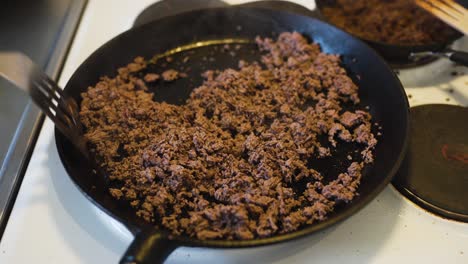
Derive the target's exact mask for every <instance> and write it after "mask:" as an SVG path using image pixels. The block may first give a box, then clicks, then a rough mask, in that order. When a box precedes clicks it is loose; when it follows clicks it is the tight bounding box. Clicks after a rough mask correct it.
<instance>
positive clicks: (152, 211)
mask: <svg viewBox="0 0 468 264" xmlns="http://www.w3.org/2000/svg"><path fill="white" fill-rule="evenodd" d="M256 41H257V44H258V47H259V48H260V49H261V50H262V51H263V52H264V55H263V57H262V59H261V62H251V63H248V62H246V61H242V62H240V63H239V69H226V70H223V71H208V72H206V73H205V74H204V76H205V78H206V79H205V82H204V83H203V84H202V85H201V86H199V87H197V88H196V89H194V90H193V92H192V93H191V95H190V98H189V99H188V100H187V101H186V103H185V104H184V105H181V106H176V105H171V104H167V103H165V102H155V101H154V100H153V94H152V93H151V92H149V91H148V88H147V87H146V85H145V83H148V82H154V81H156V80H157V79H159V77H160V75H159V74H148V75H146V76H144V78H143V80H142V79H139V78H137V77H134V75H132V73H134V72H136V71H139V70H141V69H144V68H145V67H146V62H145V61H144V60H143V59H142V58H136V59H135V61H134V62H132V63H131V64H129V65H128V66H127V67H124V68H121V69H119V74H118V75H117V76H116V77H114V78H109V77H103V78H102V79H101V81H100V82H99V83H97V84H96V85H95V86H94V87H89V89H88V90H87V92H85V93H83V94H82V97H83V101H82V103H81V113H80V115H81V120H82V122H83V124H84V125H85V127H86V131H87V132H86V134H85V136H86V138H87V139H88V141H89V146H90V148H91V150H92V151H94V152H95V153H96V154H97V158H98V160H99V162H100V164H101V165H102V166H103V168H104V169H105V170H106V172H107V173H108V175H109V178H110V180H111V182H112V188H110V189H109V192H110V194H111V195H112V196H113V197H114V198H115V199H118V200H124V201H127V202H128V203H129V204H130V205H131V206H133V207H134V208H135V210H136V214H137V215H138V216H139V217H141V218H143V219H145V220H146V221H148V222H152V223H154V224H155V225H156V226H158V227H160V228H164V229H167V230H169V231H170V232H172V234H174V235H188V236H191V237H196V238H198V239H230V240H242V239H253V238H258V237H269V236H273V235H275V234H282V233H286V232H291V231H294V230H297V229H298V228H300V227H302V226H304V225H307V224H312V223H314V222H317V221H322V220H324V219H326V218H327V215H328V214H329V213H330V212H332V211H333V209H334V207H335V205H336V204H337V203H348V202H350V201H351V200H352V199H353V198H354V197H355V196H356V195H357V189H358V186H359V183H360V180H361V177H362V175H361V171H362V169H363V167H364V165H365V164H366V163H371V162H372V161H373V154H372V150H373V149H374V147H375V145H376V144H377V140H376V138H375V137H374V134H373V133H372V130H371V124H372V123H371V116H370V114H369V113H368V112H367V111H365V110H349V109H348V108H349V107H348V108H346V109H344V106H343V105H345V104H348V105H349V104H350V105H354V106H357V105H358V103H359V97H358V87H357V86H356V85H355V84H354V83H353V81H352V80H351V79H350V78H349V77H348V76H347V75H346V71H345V70H344V69H343V68H342V67H341V66H340V58H339V56H338V55H332V54H325V53H322V52H321V51H320V47H319V46H318V45H317V44H314V43H308V42H307V40H306V39H305V38H304V37H303V36H302V35H300V34H299V33H296V32H294V33H287V32H286V33H282V34H280V36H279V37H278V39H277V40H276V41H275V40H272V39H269V38H260V37H258V38H257V39H256ZM165 75H166V76H165ZM168 75H171V76H168ZM161 76H162V78H163V79H172V77H173V73H162V74H161ZM354 108H356V109H358V107H354ZM354 108H353V109H354ZM320 137H324V138H325V140H327V139H328V142H325V143H324V142H322V143H320V140H319V138H320ZM342 142H343V143H342ZM345 142H354V144H356V146H359V147H357V150H359V152H361V154H362V157H361V159H360V160H358V159H356V158H355V159H353V162H352V163H351V162H350V164H351V165H350V166H349V167H348V168H347V169H346V170H345V171H343V172H342V173H340V174H339V175H335V177H334V180H332V181H330V182H326V181H324V180H323V178H324V177H323V175H322V174H321V173H320V172H319V171H318V170H316V169H317V168H314V166H313V164H312V165H311V164H309V163H308V161H310V160H318V159H323V158H333V153H334V151H333V149H335V148H340V144H344V143H345ZM299 183H303V186H302V187H301V188H296V187H295V186H296V185H297V184H299Z"/></svg>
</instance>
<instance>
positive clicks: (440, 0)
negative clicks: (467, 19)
mask: <svg viewBox="0 0 468 264" xmlns="http://www.w3.org/2000/svg"><path fill="white" fill-rule="evenodd" d="M429 2H430V3H431V4H432V5H433V6H434V7H435V8H437V9H440V10H441V11H442V12H445V13H447V14H449V15H450V16H452V17H454V18H456V19H458V20H460V19H461V18H462V17H463V12H459V11H458V10H457V9H455V8H453V7H452V6H451V4H448V3H447V2H446V1H445V0H430V1H429Z"/></svg>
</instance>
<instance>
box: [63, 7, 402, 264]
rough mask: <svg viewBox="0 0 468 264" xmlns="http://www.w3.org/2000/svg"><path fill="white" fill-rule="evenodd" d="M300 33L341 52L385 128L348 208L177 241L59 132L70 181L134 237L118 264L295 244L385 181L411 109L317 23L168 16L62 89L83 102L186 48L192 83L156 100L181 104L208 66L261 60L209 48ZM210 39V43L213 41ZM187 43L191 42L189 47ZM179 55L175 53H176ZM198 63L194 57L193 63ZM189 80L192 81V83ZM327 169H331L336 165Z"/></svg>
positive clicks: (287, 16)
mask: <svg viewBox="0 0 468 264" xmlns="http://www.w3.org/2000/svg"><path fill="white" fill-rule="evenodd" d="M294 30H295V31H298V32H300V33H302V34H304V35H305V36H307V37H309V38H310V39H311V40H313V41H315V42H317V43H319V44H320V45H321V47H322V50H323V51H324V52H327V53H335V54H341V56H342V61H343V65H344V67H345V68H346V69H347V71H348V72H349V74H350V75H351V76H352V77H353V78H354V80H355V81H356V82H357V84H358V85H359V87H360V92H359V94H360V97H361V99H362V104H363V106H370V109H371V110H370V111H371V114H372V115H373V117H374V120H375V121H376V122H379V123H380V124H381V125H382V127H383V133H384V135H383V137H382V138H381V139H380V142H379V144H378V146H377V148H376V150H375V157H376V158H375V163H374V164H372V165H371V166H369V167H368V168H367V169H366V170H365V172H364V176H363V180H362V183H361V186H360V187H359V193H360V195H359V196H358V197H356V198H355V200H353V201H352V202H351V203H349V204H346V205H344V206H341V207H337V208H336V210H335V211H334V212H333V213H332V214H330V216H329V218H328V219H327V220H325V221H323V222H319V223H316V224H313V225H310V226H306V227H304V228H302V229H300V230H298V231H295V232H292V233H288V234H282V235H276V236H273V237H270V238H263V239H253V240H245V241H222V240H204V241H202V240H197V239H194V238H189V237H184V236H180V237H177V236H176V237H174V236H169V234H167V233H165V232H164V231H161V230H158V229H156V228H154V227H153V226H151V225H149V224H147V223H146V222H144V221H143V220H141V219H140V218H138V217H137V216H136V215H135V213H134V211H132V210H131V209H130V208H129V207H128V206H126V205H125V204H120V203H118V202H117V201H116V200H115V199H113V198H112V197H111V196H110V194H109V192H108V189H107V187H108V186H107V181H106V179H105V178H104V177H100V176H99V175H96V174H95V173H93V167H92V166H91V165H90V163H88V162H87V161H86V159H84V158H83V157H82V156H81V155H80V154H79V152H78V151H76V150H75V149H74V147H73V146H72V145H71V143H70V142H69V141H68V140H67V139H66V138H65V137H64V136H63V135H62V134H61V133H60V132H59V131H58V130H56V133H55V135H56V144H57V149H58V153H59V156H60V159H61V160H62V163H63V164H64V167H65V169H66V171H67V173H68V174H69V176H70V178H71V179H72V181H73V182H74V183H75V184H76V185H77V187H78V188H79V189H80V190H81V191H82V193H83V194H84V195H85V196H86V197H87V198H88V199H89V200H90V201H91V202H93V203H94V204H95V205H97V206H98V207H99V208H101V209H102V210H103V211H105V212H106V213H108V214H109V215H110V216H112V217H113V218H114V219H116V220H117V221H119V222H121V223H122V224H123V225H125V226H126V227H127V228H128V229H129V230H130V231H131V232H132V233H133V234H134V235H135V240H134V242H133V243H132V244H131V245H130V247H129V249H128V250H127V252H126V254H125V256H124V257H123V258H122V260H121V263H159V262H163V261H164V259H165V258H166V257H167V256H168V255H169V254H170V253H171V252H172V251H173V250H174V249H175V248H176V247H179V246H195V247H251V246H260V245H267V244H272V243H278V242H283V241H287V240H291V239H296V238H299V237H302V236H304V235H309V234H312V233H314V232H316V231H318V230H321V229H324V228H326V227H329V226H331V225H333V224H335V223H338V222H340V221H342V220H344V219H346V218H348V217H349V216H351V215H352V214H354V213H356V212H357V211H358V210H360V209H361V208H363V207H364V206H365V205H366V204H368V203H369V202H370V201H371V200H372V199H374V198H375V197H376V196H377V194H379V193H380V192H381V191H382V190H383V188H384V187H385V186H386V185H387V184H388V183H389V182H390V180H391V178H392V177H393V176H394V174H395V173H396V171H397V169H398V168H399V165H400V163H401V161H402V158H403V156H404V152H405V150H406V146H407V140H408V131H409V125H408V124H409V105H408V101H407V98H406V95H405V92H404V90H403V87H402V86H401V84H400V82H399V80H398V78H397V77H396V76H395V74H394V73H393V71H392V70H391V69H390V68H389V66H388V65H387V64H386V63H385V62H384V61H383V60H382V59H381V58H380V56H378V55H377V54H376V53H375V52H374V51H373V50H372V49H371V48H369V47H368V46H367V45H366V44H364V43H363V42H361V41H360V40H358V39H356V38H354V37H352V36H350V35H349V34H347V33H345V32H343V31H341V30H339V29H337V28H335V27H333V26H330V25H328V24H326V23H323V22H320V21H318V20H315V19H312V18H309V17H304V16H300V15H294V14H291V13H286V12H281V11H273V10H266V9H252V8H240V7H231V8H220V9H207V10H200V11H194V12H190V13H183V14H180V15H176V16H172V17H167V18H164V19H160V20H157V21H154V22H152V23H149V24H145V25H143V26H140V27H137V28H134V29H131V30H129V31H127V32H125V33H123V34H121V35H119V36H117V37H115V38H114V39H112V40H111V41H109V42H107V43H106V44H105V45H103V46H102V47H101V48H99V49H98V50H97V51H95V52H94V53H93V54H92V55H91V56H90V57H89V58H88V59H87V60H86V61H85V62H84V63H83V64H82V65H81V66H80V67H79V68H78V69H77V70H76V72H75V73H74V74H73V76H72V77H71V79H70V80H69V82H68V83H67V85H66V87H65V89H64V91H65V93H66V94H67V95H69V96H71V97H73V98H74V99H75V100H77V101H78V102H81V96H80V93H82V92H84V91H85V90H86V89H87V88H88V87H89V86H90V85H94V84H95V83H96V82H97V81H98V80H99V78H100V77H101V76H104V75H107V76H114V75H115V74H116V70H117V69H118V68H119V67H121V66H123V65H126V64H127V63H129V62H130V61H132V60H133V58H134V57H136V56H144V57H145V58H152V57H153V56H154V55H157V54H163V53H165V52H166V51H168V50H173V51H175V50H174V49H175V48H177V47H181V46H185V47H188V46H187V45H188V44H193V43H199V44H200V45H201V47H198V48H197V46H196V45H192V46H191V50H190V51H187V52H193V54H192V58H191V59H190V60H189V62H187V63H188V64H189V65H187V66H189V67H191V68H192V72H191V73H190V77H193V80H192V81H193V83H190V81H186V82H185V83H184V82H182V83H180V82H178V81H176V82H174V84H173V85H174V86H170V87H162V88H158V90H157V92H156V94H155V99H156V100H159V101H167V102H170V103H180V102H181V101H184V100H185V99H186V98H187V96H188V94H189V93H190V91H191V89H192V88H194V87H196V86H197V85H199V84H200V82H201V78H199V77H197V76H198V73H200V72H202V71H204V70H205V69H210V68H211V69H213V68H214V69H223V68H226V67H234V66H235V65H237V61H238V60H239V59H240V58H245V59H247V60H252V59H256V58H258V57H259V55H260V54H259V52H258V51H257V49H256V47H255V45H253V44H242V48H241V49H240V50H239V52H238V53H239V54H238V55H237V56H236V57H234V58H233V57H230V56H225V55H219V56H217V57H215V61H214V62H213V61H204V60H202V59H201V58H203V57H204V56H209V55H211V47H210V45H209V44H210V43H213V42H212V41H213V40H216V41H218V42H226V41H227V42H229V41H234V42H236V41H239V40H245V39H247V40H253V39H254V38H255V36H257V35H260V36H272V35H276V34H278V33H281V32H284V31H294ZM210 41H211V42H210ZM189 46H190V45H189ZM173 56H174V57H176V56H178V53H176V54H174V55H173ZM196 58H199V59H196ZM189 79H190V78H189ZM330 162H331V163H330V164H325V165H324V167H323V168H322V169H324V170H332V169H333V167H334V166H339V164H333V161H330Z"/></svg>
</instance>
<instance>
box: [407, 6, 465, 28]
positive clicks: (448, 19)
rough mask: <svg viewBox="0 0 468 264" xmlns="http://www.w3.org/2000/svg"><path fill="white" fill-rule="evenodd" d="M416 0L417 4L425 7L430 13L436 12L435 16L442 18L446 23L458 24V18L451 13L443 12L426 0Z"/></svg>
mask: <svg viewBox="0 0 468 264" xmlns="http://www.w3.org/2000/svg"><path fill="white" fill-rule="evenodd" d="M415 2H416V4H417V5H418V6H420V7H421V8H423V9H425V10H426V11H428V12H429V13H432V14H434V15H435V16H437V17H438V18H440V19H442V20H443V21H445V22H446V23H448V24H450V25H453V24H457V19H456V18H454V17H452V16H451V15H449V14H447V13H445V12H442V11H441V10H440V9H438V8H436V7H435V6H433V5H430V4H428V3H427V2H426V1H424V0H415Z"/></svg>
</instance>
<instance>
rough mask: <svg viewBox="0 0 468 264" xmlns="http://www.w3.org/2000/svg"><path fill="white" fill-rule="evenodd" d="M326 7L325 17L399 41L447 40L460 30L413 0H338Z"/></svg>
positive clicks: (380, 38)
mask: <svg viewBox="0 0 468 264" xmlns="http://www.w3.org/2000/svg"><path fill="white" fill-rule="evenodd" d="M333 3H334V5H330V6H327V7H324V8H323V10H322V12H323V14H324V15H325V17H326V18H327V19H328V20H329V21H330V22H331V23H333V24H335V25H336V26H338V27H340V28H342V29H345V30H347V31H349V32H350V33H352V34H354V35H356V36H358V37H361V38H364V39H367V40H373V41H381V42H385V43H389V44H395V45H424V44H432V43H439V42H440V43H444V42H447V41H449V40H451V39H453V38H454V37H455V36H457V31H455V30H454V29H452V28H451V27H450V26H448V25H447V24H445V23H444V22H442V21H441V20H439V19H438V18H437V17H435V16H434V15H432V14H430V13H429V12H427V11H426V10H424V9H422V8H420V7H419V6H417V5H416V3H415V1H413V0H336V1H333Z"/></svg>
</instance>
